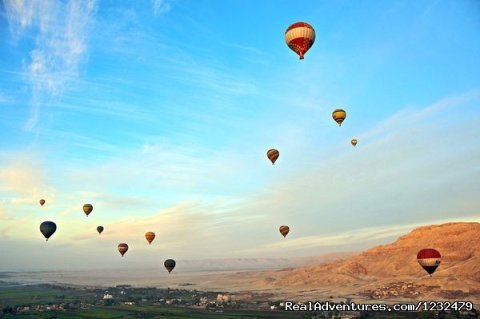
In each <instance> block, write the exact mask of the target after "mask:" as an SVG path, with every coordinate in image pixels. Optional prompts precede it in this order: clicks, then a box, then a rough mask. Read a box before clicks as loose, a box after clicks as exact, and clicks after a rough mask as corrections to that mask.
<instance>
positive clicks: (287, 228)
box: [280, 225, 290, 238]
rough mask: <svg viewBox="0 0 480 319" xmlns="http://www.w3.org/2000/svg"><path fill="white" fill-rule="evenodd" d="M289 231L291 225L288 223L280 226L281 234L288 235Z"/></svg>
mask: <svg viewBox="0 0 480 319" xmlns="http://www.w3.org/2000/svg"><path fill="white" fill-rule="evenodd" d="M289 231H290V227H288V226H286V225H283V226H280V234H282V235H283V237H284V238H285V237H286V236H287V234H288V232H289Z"/></svg>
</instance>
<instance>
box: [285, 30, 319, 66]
mask: <svg viewBox="0 0 480 319" xmlns="http://www.w3.org/2000/svg"><path fill="white" fill-rule="evenodd" d="M285 42H286V43H287V45H288V47H289V48H290V49H292V50H293V51H294V52H295V53H296V54H298V55H299V56H300V60H302V59H303V57H304V55H305V53H307V51H308V50H309V49H310V48H311V47H312V45H313V43H314V42H315V30H314V29H313V27H312V26H311V25H310V24H308V23H306V22H296V23H294V24H292V25H291V26H289V27H288V28H287V31H285Z"/></svg>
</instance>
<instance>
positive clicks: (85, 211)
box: [83, 204, 93, 217]
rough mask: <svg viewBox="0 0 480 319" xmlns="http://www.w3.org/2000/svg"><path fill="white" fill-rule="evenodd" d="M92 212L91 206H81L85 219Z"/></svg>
mask: <svg viewBox="0 0 480 319" xmlns="http://www.w3.org/2000/svg"><path fill="white" fill-rule="evenodd" d="M92 210H93V206H92V204H85V205H83V212H84V213H85V215H87V217H88V215H89V214H90V213H91V212H92Z"/></svg>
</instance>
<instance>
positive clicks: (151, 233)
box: [145, 231, 155, 245]
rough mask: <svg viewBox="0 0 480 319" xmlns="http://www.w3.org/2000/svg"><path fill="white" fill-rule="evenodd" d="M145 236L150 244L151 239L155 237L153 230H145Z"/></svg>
mask: <svg viewBox="0 0 480 319" xmlns="http://www.w3.org/2000/svg"><path fill="white" fill-rule="evenodd" d="M145 238H146V239H147V241H148V244H149V245H150V244H151V243H152V241H153V240H154V239H155V233H154V232H151V231H149V232H146V233H145Z"/></svg>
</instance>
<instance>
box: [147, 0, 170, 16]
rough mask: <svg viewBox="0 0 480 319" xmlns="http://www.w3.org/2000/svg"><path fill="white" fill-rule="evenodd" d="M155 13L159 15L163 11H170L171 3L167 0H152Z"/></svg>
mask: <svg viewBox="0 0 480 319" xmlns="http://www.w3.org/2000/svg"><path fill="white" fill-rule="evenodd" d="M152 7H153V14H154V15H155V16H158V15H160V14H162V13H167V12H168V11H170V9H171V7H170V4H169V3H167V1H165V0H152Z"/></svg>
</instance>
